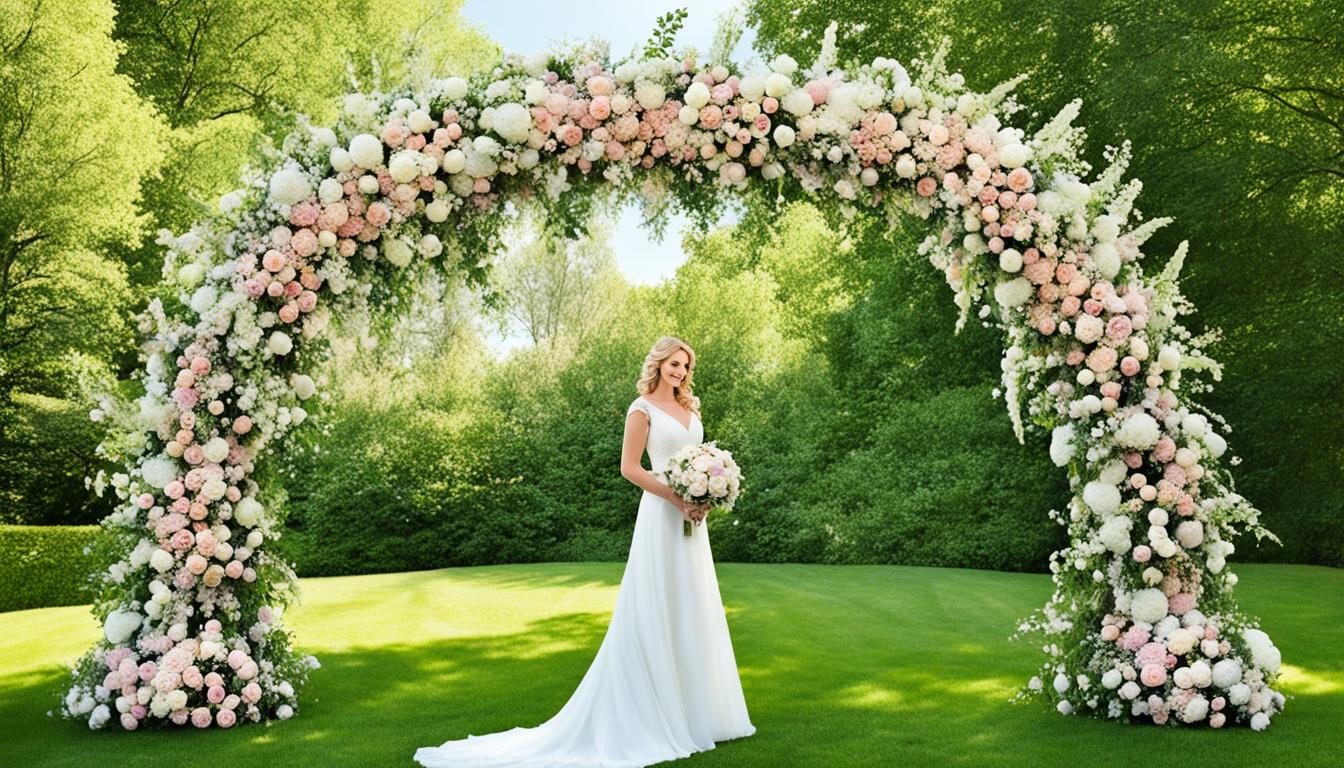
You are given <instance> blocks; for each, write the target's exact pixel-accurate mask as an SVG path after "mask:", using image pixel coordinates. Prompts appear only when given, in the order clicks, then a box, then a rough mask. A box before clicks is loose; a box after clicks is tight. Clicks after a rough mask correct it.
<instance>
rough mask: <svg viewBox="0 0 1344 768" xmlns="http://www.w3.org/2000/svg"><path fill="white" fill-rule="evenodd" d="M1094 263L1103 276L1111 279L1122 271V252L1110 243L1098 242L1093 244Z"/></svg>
mask: <svg viewBox="0 0 1344 768" xmlns="http://www.w3.org/2000/svg"><path fill="white" fill-rule="evenodd" d="M1091 258H1092V263H1093V264H1095V265H1097V271H1098V272H1100V273H1101V276H1102V278H1104V279H1106V280H1110V279H1112V278H1114V277H1115V276H1116V275H1118V274H1119V273H1120V252H1119V251H1117V250H1116V249H1115V246H1114V245H1112V244H1110V243H1104V242H1103V243H1097V244H1096V245H1094V246H1092V257H1091Z"/></svg>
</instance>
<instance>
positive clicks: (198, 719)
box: [191, 707, 214, 728]
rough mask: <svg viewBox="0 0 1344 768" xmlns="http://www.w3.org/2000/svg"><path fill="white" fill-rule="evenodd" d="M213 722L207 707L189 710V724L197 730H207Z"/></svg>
mask: <svg viewBox="0 0 1344 768" xmlns="http://www.w3.org/2000/svg"><path fill="white" fill-rule="evenodd" d="M213 720H214V718H212V717H211V716H210V708H209V707H197V708H195V709H193V710H191V724H192V725H194V726H196V727H197V728H209V727H210V723H211V722H212V721H213Z"/></svg>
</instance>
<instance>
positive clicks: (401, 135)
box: [382, 123, 406, 147]
mask: <svg viewBox="0 0 1344 768" xmlns="http://www.w3.org/2000/svg"><path fill="white" fill-rule="evenodd" d="M382 136H383V143H384V144H387V145H388V146H389V147H399V146H401V143H402V142H403V141H405V140H406V129H405V128H403V127H401V126H400V125H398V124H397V123H388V124H387V125H384V126H383V134H382Z"/></svg>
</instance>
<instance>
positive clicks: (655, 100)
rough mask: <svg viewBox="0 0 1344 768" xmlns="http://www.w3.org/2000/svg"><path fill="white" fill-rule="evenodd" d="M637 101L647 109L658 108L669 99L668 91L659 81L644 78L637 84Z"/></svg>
mask: <svg viewBox="0 0 1344 768" xmlns="http://www.w3.org/2000/svg"><path fill="white" fill-rule="evenodd" d="M635 101H638V102H639V106H641V107H643V108H644V109H646V110H653V109H657V108H659V107H661V106H662V105H663V103H664V102H665V101H667V91H666V90H665V89H664V88H663V86H661V85H659V84H658V83H651V82H648V81H647V80H643V81H640V82H639V84H638V85H636V86H635Z"/></svg>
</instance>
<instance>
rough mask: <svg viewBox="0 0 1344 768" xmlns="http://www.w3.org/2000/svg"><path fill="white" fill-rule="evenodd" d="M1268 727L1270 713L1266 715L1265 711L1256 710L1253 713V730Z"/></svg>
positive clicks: (1261, 729)
mask: <svg viewBox="0 0 1344 768" xmlns="http://www.w3.org/2000/svg"><path fill="white" fill-rule="evenodd" d="M1268 727H1269V715H1266V714H1265V713H1264V712H1256V713H1255V714H1254V715H1251V730H1252V731H1263V730H1265V729H1266V728H1268Z"/></svg>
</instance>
